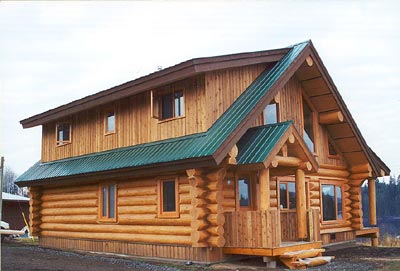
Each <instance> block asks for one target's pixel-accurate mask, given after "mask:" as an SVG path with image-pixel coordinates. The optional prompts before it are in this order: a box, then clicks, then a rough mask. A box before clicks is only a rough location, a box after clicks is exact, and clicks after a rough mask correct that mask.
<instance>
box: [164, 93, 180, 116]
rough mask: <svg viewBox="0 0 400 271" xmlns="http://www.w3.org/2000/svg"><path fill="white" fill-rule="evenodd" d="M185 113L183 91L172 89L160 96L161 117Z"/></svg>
mask: <svg viewBox="0 0 400 271" xmlns="http://www.w3.org/2000/svg"><path fill="white" fill-rule="evenodd" d="M184 114H185V102H184V97H183V91H182V90H179V91H174V92H171V93H167V94H164V95H162V96H161V119H162V120H165V119H170V118H177V117H181V116H183V115H184Z"/></svg>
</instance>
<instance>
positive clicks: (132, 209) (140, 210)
mask: <svg viewBox="0 0 400 271" xmlns="http://www.w3.org/2000/svg"><path fill="white" fill-rule="evenodd" d="M118 214H157V205H143V206H140V205H139V206H119V207H118Z"/></svg>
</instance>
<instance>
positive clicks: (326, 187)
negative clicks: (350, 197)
mask: <svg viewBox="0 0 400 271" xmlns="http://www.w3.org/2000/svg"><path fill="white" fill-rule="evenodd" d="M321 192H322V220H323V221H332V220H340V219H343V201H342V199H343V196H342V187H341V186H340V185H336V184H322V185H321Z"/></svg>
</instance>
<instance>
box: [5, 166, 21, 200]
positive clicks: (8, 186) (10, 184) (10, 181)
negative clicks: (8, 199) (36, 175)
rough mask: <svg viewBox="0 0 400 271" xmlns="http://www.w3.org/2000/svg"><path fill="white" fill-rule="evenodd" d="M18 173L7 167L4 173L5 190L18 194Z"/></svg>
mask: <svg viewBox="0 0 400 271" xmlns="http://www.w3.org/2000/svg"><path fill="white" fill-rule="evenodd" d="M16 179H17V174H16V173H15V172H14V171H13V170H12V169H11V168H9V167H5V170H4V175H3V192H7V193H10V194H14V195H18V194H19V188H18V187H17V186H16V185H15V184H14V183H15V180H16Z"/></svg>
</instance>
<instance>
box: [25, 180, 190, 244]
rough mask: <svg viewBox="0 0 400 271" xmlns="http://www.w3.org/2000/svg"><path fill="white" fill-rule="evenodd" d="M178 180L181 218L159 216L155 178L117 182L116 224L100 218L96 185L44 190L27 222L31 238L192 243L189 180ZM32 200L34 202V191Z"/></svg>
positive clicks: (97, 187)
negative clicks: (33, 236) (37, 206)
mask: <svg viewBox="0 0 400 271" xmlns="http://www.w3.org/2000/svg"><path fill="white" fill-rule="evenodd" d="M178 181H179V195H177V196H178V197H179V206H178V208H179V218H161V217H160V218H159V217H158V192H157V187H158V186H157V182H158V181H157V180H155V179H146V180H140V181H139V180H132V181H124V182H119V183H117V187H118V188H117V189H118V190H117V191H118V197H117V206H118V207H117V222H116V223H111V222H110V223H106V222H100V221H99V219H98V214H99V194H98V193H99V186H98V184H92V185H85V186H75V187H57V188H45V189H43V190H42V192H41V197H40V200H41V204H40V217H35V216H33V217H32V219H31V221H32V223H33V224H32V225H33V226H34V227H35V226H36V225H37V223H39V226H38V227H37V228H34V229H36V230H35V231H34V232H35V233H36V234H35V235H39V236H44V237H60V238H78V239H93V240H95V239H97V240H114V241H126V242H144V243H159V244H174V245H175V244H176V245H191V230H190V222H191V216H190V209H191V207H190V205H191V199H190V194H189V193H190V187H189V182H188V179H187V177H184V176H183V177H179V178H178ZM32 198H35V194H34V193H33V196H32ZM33 206H35V205H33ZM33 214H35V212H33ZM35 223H36V224H35Z"/></svg>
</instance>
